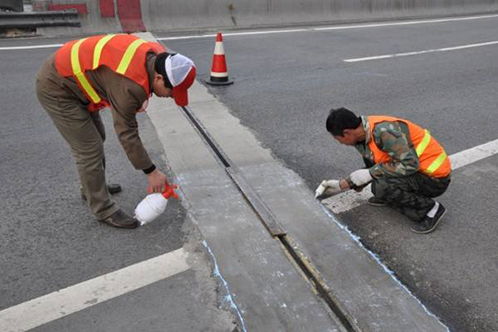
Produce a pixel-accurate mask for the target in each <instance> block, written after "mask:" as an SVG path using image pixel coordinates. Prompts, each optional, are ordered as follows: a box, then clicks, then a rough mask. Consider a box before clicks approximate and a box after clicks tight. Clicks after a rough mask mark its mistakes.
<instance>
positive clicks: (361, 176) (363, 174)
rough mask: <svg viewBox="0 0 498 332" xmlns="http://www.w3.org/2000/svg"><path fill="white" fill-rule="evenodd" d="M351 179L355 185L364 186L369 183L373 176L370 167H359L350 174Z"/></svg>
mask: <svg viewBox="0 0 498 332" xmlns="http://www.w3.org/2000/svg"><path fill="white" fill-rule="evenodd" d="M349 180H350V181H351V182H352V183H353V185H354V186H355V187H363V186H365V185H367V184H369V183H370V182H371V181H372V180H373V178H372V175H370V171H369V170H368V169H359V170H357V171H354V172H353V173H351V174H350V175H349Z"/></svg>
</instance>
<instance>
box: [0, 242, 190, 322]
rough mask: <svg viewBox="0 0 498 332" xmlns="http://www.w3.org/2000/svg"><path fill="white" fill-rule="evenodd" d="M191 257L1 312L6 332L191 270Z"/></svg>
mask: <svg viewBox="0 0 498 332" xmlns="http://www.w3.org/2000/svg"><path fill="white" fill-rule="evenodd" d="M186 259H187V253H186V252H185V251H184V250H183V249H178V250H175V251H172V252H169V253H167V254H164V255H161V256H157V257H154V258H151V259H149V260H146V261H143V262H140V263H137V264H135V265H131V266H128V267H126V268H124V269H121V270H118V271H114V272H112V273H109V274H106V275H103V276H100V277H97V278H94V279H90V280H88V281H85V282H82V283H79V284H77V285H74V286H71V287H68V288H64V289H61V290H59V291H56V292H53V293H50V294H47V295H44V296H41V297H39V298H36V299H33V300H31V301H28V302H24V303H21V304H18V305H16V306H13V307H10V308H7V309H4V310H2V311H0V330H1V331H2V332H24V331H27V330H30V329H33V328H35V327H37V326H40V325H42V324H45V323H48V322H51V321H53V320H55V319H59V318H62V317H64V316H67V315H70V314H72V313H75V312H77V311H80V310H83V309H85V308H88V307H91V306H94V305H96V304H99V303H102V302H104V301H107V300H109V299H112V298H115V297H117V296H120V295H123V294H125V293H128V292H131V291H133V290H136V289H138V288H141V287H144V286H147V285H149V284H152V283H154V282H156V281H159V280H162V279H166V278H168V277H171V276H173V275H176V274H178V273H181V272H184V271H186V270H188V269H190V266H189V265H188V264H187V261H186Z"/></svg>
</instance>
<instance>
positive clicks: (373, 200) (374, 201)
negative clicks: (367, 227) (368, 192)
mask: <svg viewBox="0 0 498 332" xmlns="http://www.w3.org/2000/svg"><path fill="white" fill-rule="evenodd" d="M368 204H370V205H372V206H387V202H386V201H385V200H383V199H380V198H378V197H375V196H373V197H370V198H369V199H368Z"/></svg>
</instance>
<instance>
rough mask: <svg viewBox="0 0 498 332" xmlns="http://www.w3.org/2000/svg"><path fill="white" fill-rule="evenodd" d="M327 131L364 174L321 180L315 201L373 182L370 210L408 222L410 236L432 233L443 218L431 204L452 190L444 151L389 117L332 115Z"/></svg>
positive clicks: (420, 131) (414, 129) (335, 112)
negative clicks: (353, 154) (389, 211)
mask: <svg viewBox="0 0 498 332" xmlns="http://www.w3.org/2000/svg"><path fill="white" fill-rule="evenodd" d="M326 125H327V131H328V132H329V133H330V134H332V136H333V137H334V138H335V139H336V140H337V141H339V142H340V143H341V144H344V145H349V146H354V147H355V148H356V149H357V150H358V152H360V154H361V155H362V157H363V160H364V162H365V165H366V167H367V168H366V169H360V170H357V171H354V172H353V173H351V174H350V175H349V177H348V178H347V179H342V180H324V181H323V182H322V184H321V185H320V186H319V187H318V188H317V191H316V197H317V198H318V199H324V198H327V197H330V196H332V195H335V194H337V193H339V192H341V191H343V190H346V189H355V190H357V191H361V190H362V189H363V188H364V187H365V186H366V185H367V184H369V183H370V182H372V193H373V195H374V196H373V197H371V198H370V199H369V201H368V202H369V204H371V205H374V206H386V205H389V206H391V207H392V208H394V209H396V210H398V211H399V212H401V213H402V214H404V215H405V216H407V217H408V218H410V219H411V220H412V221H414V224H413V226H412V228H411V229H412V231H414V232H416V233H422V234H423V233H430V232H432V231H433V230H435V229H436V227H437V225H438V223H439V222H440V221H441V219H442V218H443V216H444V214H445V213H446V209H445V207H444V206H443V205H442V204H441V203H439V202H437V201H435V200H433V198H434V197H438V196H440V195H442V194H443V193H444V192H445V191H446V189H447V188H448V186H449V184H450V178H451V164H450V159H449V157H448V156H447V155H446V152H445V151H444V149H443V147H442V146H441V145H440V144H439V143H438V142H437V141H436V139H435V138H434V137H433V136H432V135H431V134H430V133H429V131H428V130H427V129H423V128H421V127H419V126H417V125H416V124H414V123H412V122H410V121H408V120H404V119H400V118H396V117H390V116H384V115H381V116H361V117H358V116H356V115H355V114H354V113H353V112H351V111H350V110H347V109H345V108H339V109H336V110H334V109H333V110H331V111H330V114H329V116H328V118H327V124H326Z"/></svg>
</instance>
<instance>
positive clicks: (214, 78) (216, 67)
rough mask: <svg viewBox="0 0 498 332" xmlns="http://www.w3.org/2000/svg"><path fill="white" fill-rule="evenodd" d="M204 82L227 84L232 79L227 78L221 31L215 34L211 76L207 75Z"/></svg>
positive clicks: (230, 82)
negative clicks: (207, 77) (207, 78)
mask: <svg viewBox="0 0 498 332" xmlns="http://www.w3.org/2000/svg"><path fill="white" fill-rule="evenodd" d="M206 83H207V84H211V85H228V84H232V83H233V81H232V80H230V79H229V78H228V69H227V62H226V59H225V48H224V47H223V37H222V35H221V32H218V33H217V34H216V44H215V46H214V55H213V66H212V67H211V77H209V80H207V81H206Z"/></svg>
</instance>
